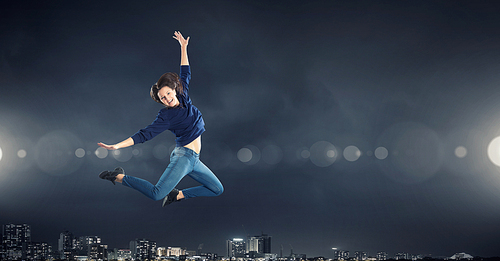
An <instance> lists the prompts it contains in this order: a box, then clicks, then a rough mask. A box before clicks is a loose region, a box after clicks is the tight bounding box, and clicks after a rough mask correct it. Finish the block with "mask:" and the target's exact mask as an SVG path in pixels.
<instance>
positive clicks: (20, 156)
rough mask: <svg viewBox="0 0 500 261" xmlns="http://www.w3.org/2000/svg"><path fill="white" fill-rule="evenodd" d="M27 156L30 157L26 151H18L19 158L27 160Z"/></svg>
mask: <svg viewBox="0 0 500 261" xmlns="http://www.w3.org/2000/svg"><path fill="white" fill-rule="evenodd" d="M26 155H28V153H27V152H26V151H25V150H22V149H21V150H18V151H17V156H18V157H19V158H21V159H24V158H26Z"/></svg>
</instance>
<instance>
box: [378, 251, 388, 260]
mask: <svg viewBox="0 0 500 261" xmlns="http://www.w3.org/2000/svg"><path fill="white" fill-rule="evenodd" d="M377 260H378V261H382V260H387V252H384V251H380V252H377Z"/></svg>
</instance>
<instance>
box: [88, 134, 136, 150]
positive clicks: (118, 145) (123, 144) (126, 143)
mask: <svg viewBox="0 0 500 261" xmlns="http://www.w3.org/2000/svg"><path fill="white" fill-rule="evenodd" d="M97 145H99V146H101V147H103V148H105V149H107V150H117V149H122V148H126V147H130V146H132V145H134V140H133V139H132V138H130V137H129V138H128V139H126V140H124V141H122V142H119V143H116V144H113V145H107V144H104V143H102V142H99V143H97Z"/></svg>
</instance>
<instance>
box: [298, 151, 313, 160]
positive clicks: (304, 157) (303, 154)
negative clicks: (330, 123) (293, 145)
mask: <svg viewBox="0 0 500 261" xmlns="http://www.w3.org/2000/svg"><path fill="white" fill-rule="evenodd" d="M300 156H301V157H302V158H303V159H308V158H309V157H311V152H310V151H309V150H307V149H305V150H302V151H301V152H300Z"/></svg>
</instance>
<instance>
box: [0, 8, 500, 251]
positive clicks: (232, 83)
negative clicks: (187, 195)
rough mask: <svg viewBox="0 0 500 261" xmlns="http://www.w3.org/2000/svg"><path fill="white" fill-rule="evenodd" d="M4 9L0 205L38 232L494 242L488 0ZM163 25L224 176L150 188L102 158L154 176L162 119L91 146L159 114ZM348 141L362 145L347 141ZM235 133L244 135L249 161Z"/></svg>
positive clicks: (494, 100)
mask: <svg viewBox="0 0 500 261" xmlns="http://www.w3.org/2000/svg"><path fill="white" fill-rule="evenodd" d="M0 10H1V11H0V21H1V32H0V37H1V39H2V40H1V42H0V46H1V56H0V86H1V92H0V149H1V151H2V153H1V155H2V156H1V159H0V213H1V214H0V224H7V223H15V224H17V223H27V224H29V225H31V228H32V237H33V240H34V241H46V242H49V243H51V244H53V246H54V247H55V248H57V245H56V242H57V239H58V237H59V233H61V232H63V231H64V230H69V231H71V232H72V233H74V234H75V235H77V236H87V235H98V236H100V237H102V240H103V242H104V243H106V244H108V245H109V247H110V248H115V247H116V248H128V243H129V241H130V240H134V239H135V238H147V239H150V240H154V241H157V244H158V245H159V246H182V247H186V248H188V249H189V250H196V248H197V247H198V245H199V244H201V243H203V244H204V248H203V251H204V252H215V253H218V254H219V255H225V241H226V240H227V239H230V238H233V237H245V236H246V235H260V234H261V233H266V234H269V235H271V236H272V245H273V252H274V253H279V251H280V248H281V246H283V249H284V250H283V252H284V254H289V253H290V248H291V247H292V246H293V251H294V252H295V253H305V254H307V255H308V256H320V255H323V256H326V257H332V256H333V251H332V247H336V248H339V249H343V250H349V251H351V252H354V251H365V252H368V254H369V255H371V256H374V255H375V254H376V252H377V251H386V252H388V253H389V255H394V254H395V253H396V252H409V253H412V254H432V255H434V256H440V255H442V256H451V255H453V254H454V253H456V252H466V253H468V254H471V255H474V256H483V257H489V256H499V255H500V250H499V249H500V248H499V247H498V246H499V243H498V242H500V221H499V220H500V189H499V188H500V172H499V168H498V167H497V166H496V165H494V164H493V163H492V161H490V159H489V158H488V154H487V147H488V144H489V143H490V141H492V140H493V139H494V138H495V137H496V136H498V135H500V131H499V128H500V120H499V117H500V114H499V109H500V103H499V98H500V89H499V87H500V85H499V84H500V77H499V75H500V74H499V71H500V65H499V61H500V50H499V47H500V46H499V43H500V37H499V35H500V32H499V31H500V30H499V28H500V18H499V17H500V16H499V15H498V13H499V11H500V8H499V4H498V2H497V1H135V2H124V1H90V2H87V1H84V2H81V3H75V2H74V1H49V2H43V3H41V2H40V1H36V2H29V1H8V2H7V3H3V4H2V8H0ZM175 30H179V31H181V32H182V33H183V34H184V35H185V36H191V40H190V42H189V47H188V53H189V59H190V63H191V68H192V81H191V86H190V87H191V90H190V95H191V98H192V99H193V101H194V104H195V105H196V106H197V107H198V108H199V109H200V110H201V111H202V113H203V115H204V119H205V122H206V129H207V131H206V132H205V134H204V135H203V151H202V154H201V159H202V161H203V162H204V163H205V164H206V165H208V166H209V167H210V168H211V169H212V170H213V171H214V172H215V173H216V174H217V176H218V177H219V178H220V180H221V181H222V183H223V184H224V186H225V192H224V194H222V195H221V196H219V197H217V198H197V199H193V200H186V201H184V202H181V203H176V204H173V205H171V206H169V207H168V208H161V207H160V205H161V203H160V202H154V201H151V200H149V199H147V198H146V197H144V196H142V195H141V194H139V193H138V192H136V191H134V190H131V189H129V188H126V187H123V186H120V185H117V186H113V185H112V184H111V183H110V182H107V181H102V180H100V179H98V177H97V175H98V174H99V173H100V172H101V171H102V170H105V169H113V168H114V167H116V166H122V167H123V168H124V169H125V170H126V173H128V174H130V175H134V176H139V177H142V178H145V179H147V180H149V181H151V182H156V180H157V179H158V177H159V175H160V174H161V173H162V171H163V170H164V168H165V167H166V166H167V165H168V153H169V152H168V151H169V150H170V149H171V147H172V146H173V145H174V138H175V137H174V136H173V135H172V134H171V133H170V132H168V133H167V132H165V133H164V134H161V135H159V136H158V137H156V138H155V139H154V140H152V141H150V142H147V143H145V144H140V145H136V146H134V147H133V148H129V149H125V150H122V151H121V154H120V155H114V156H113V155H112V154H109V155H108V156H107V157H105V158H100V157H97V156H96V153H95V151H96V149H97V148H98V146H97V142H99V141H102V142H105V143H114V142H118V141H121V140H123V139H125V138H127V137H129V136H130V135H132V134H133V133H135V132H136V131H137V130H138V129H140V128H142V127H144V126H146V125H148V124H149V123H151V122H152V121H153V120H154V118H155V116H156V113H157V111H158V110H159V109H161V105H159V104H157V103H155V102H153V101H152V100H151V98H150V97H149V88H150V86H151V85H152V84H153V83H154V82H156V80H157V79H158V78H159V76H160V75H161V74H163V73H164V72H166V71H174V72H178V70H179V60H180V51H179V44H178V43H177V42H176V41H175V40H174V39H172V35H173V32H174V31H175ZM330 145H333V146H335V149H329V148H331V147H330ZM348 146H356V147H357V148H358V149H359V151H360V157H359V159H357V160H355V161H349V160H347V159H346V157H347V158H348V157H349V151H348V150H347V151H346V153H347V154H346V155H347V156H346V157H344V155H343V152H344V149H345V148H347V147H348ZM459 146H461V147H459ZM379 147H384V148H386V149H387V150H388V156H387V158H385V159H379V158H377V157H376V156H375V155H376V154H375V150H376V149H377V148H379ZM457 147H459V148H462V151H464V149H465V151H466V155H465V156H464V155H463V154H460V155H461V156H460V157H457V156H456V154H455V149H456V148H457ZM242 148H248V149H250V150H253V154H252V156H253V157H252V159H251V160H250V161H249V162H242V160H240V159H239V158H238V157H237V156H238V155H240V157H241V159H244V156H245V155H246V156H248V154H245V151H247V152H248V150H241V149H242ZM350 148H352V147H350ZM78 149H80V150H78ZM82 149H83V151H84V153H85V155H81V154H80V157H77V156H76V155H77V154H78V152H77V151H80V152H81V151H82ZM328 150H331V151H333V152H335V154H334V156H335V157H334V158H328V157H325V156H324V155H325V151H328ZM238 152H240V154H238ZM308 153H309V154H308ZM259 154H260V155H259ZM351 154H352V153H351ZM98 155H100V156H101V157H103V154H98ZM307 155H310V157H307ZM329 155H330V156H332V154H329ZM457 155H458V154H457ZM351 156H352V155H351ZM354 158H356V157H354ZM333 160H335V162H333ZM332 162H333V164H332ZM192 185H195V183H194V182H193V181H191V180H189V178H186V179H185V180H183V181H182V182H181V184H180V185H179V188H184V187H188V186H192Z"/></svg>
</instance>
